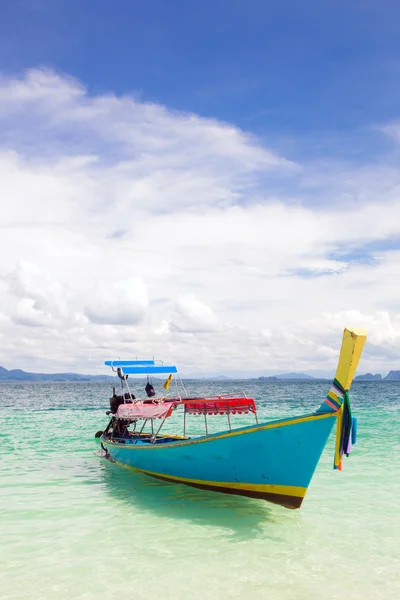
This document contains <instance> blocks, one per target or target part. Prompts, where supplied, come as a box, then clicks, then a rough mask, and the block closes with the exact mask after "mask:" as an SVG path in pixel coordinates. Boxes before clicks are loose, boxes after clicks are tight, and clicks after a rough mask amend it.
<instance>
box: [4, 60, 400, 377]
mask: <svg viewBox="0 0 400 600" xmlns="http://www.w3.org/2000/svg"><path fill="white" fill-rule="evenodd" d="M0 129H1V132H2V137H1V139H2V142H1V144H0V202H1V222H0V313H1V316H0V327H1V333H2V345H1V348H0V364H4V366H6V367H16V366H20V367H22V368H26V369H29V368H37V369H41V370H48V371H49V370H50V371H51V370H54V369H55V368H57V369H58V370H60V368H64V367H65V368H68V369H71V368H76V369H77V370H83V367H82V359H83V358H85V364H86V362H87V366H86V368H85V370H86V371H92V372H95V371H99V370H100V368H101V363H102V361H103V359H104V357H110V356H113V355H114V356H126V357H128V356H133V355H134V356H136V355H140V356H144V355H146V354H148V355H150V356H153V355H157V356H158V357H160V358H162V359H165V360H168V359H173V360H177V361H178V363H179V364H180V365H181V366H182V369H183V370H185V369H186V371H188V372H189V371H190V372H200V371H201V370H202V369H205V370H207V371H208V372H211V371H215V370H216V367H215V366H214V364H215V361H216V360H217V361H219V364H221V365H223V366H221V367H219V369H222V370H224V371H226V372H239V371H242V372H244V371H245V372H256V371H259V372H265V371H273V370H276V369H279V370H288V369H290V370H296V369H302V370H307V369H314V368H318V369H319V370H332V369H333V367H334V363H335V360H336V353H337V347H338V343H339V341H340V336H341V329H342V328H343V326H345V325H350V326H351V325H366V326H367V328H368V329H369V330H370V346H369V348H370V349H369V350H368V346H367V350H366V355H365V356H366V358H365V363H364V364H365V368H368V370H373V371H374V370H375V371H376V370H387V369H388V368H390V367H393V368H394V367H396V364H394V363H393V361H394V358H393V357H394V356H395V352H400V318H399V316H398V315H399V314H400V308H399V302H398V290H397V284H396V282H397V281H398V280H399V277H400V260H399V253H398V252H397V251H393V250H392V251H389V250H388V249H385V242H386V241H387V240H388V239H389V238H393V237H395V236H399V235H400V199H399V189H400V172H399V169H398V168H397V167H395V166H393V165H390V164H388V165H383V164H380V165H362V166H360V167H358V168H354V167H353V168H350V167H349V166H348V165H337V164H334V163H331V164H328V163H327V162H326V161H325V162H324V163H323V164H322V163H321V164H314V165H310V164H308V165H303V166H302V165H296V164H294V163H293V162H291V161H290V160H287V159H286V158H284V157H281V156H279V155H278V154H277V153H276V152H274V151H273V150H272V149H271V148H268V147H265V146H264V145H263V144H262V143H261V141H260V140H258V139H257V138H255V137H254V136H252V135H250V134H247V133H245V132H243V131H241V130H240V129H238V128H236V127H234V126H233V125H230V124H227V123H221V122H218V121H216V120H212V119H205V118H202V117H199V116H197V115H193V114H182V113H177V112H174V111H171V110H168V109H167V108H166V107H163V106H160V105H157V104H151V103H146V102H141V101H139V100H137V99H135V98H133V97H128V96H125V97H115V96H112V95H108V96H90V95H89V94H88V93H87V92H86V90H85V88H84V87H83V85H82V84H80V83H79V82H76V81H75V80H72V79H70V78H66V77H64V76H61V75H57V74H55V73H53V72H51V71H41V70H33V71H30V72H29V73H27V74H26V76H25V77H24V78H22V79H10V78H8V79H5V78H3V79H2V80H0ZM277 190H278V191H279V192H278V191H277ZM371 242H374V243H375V244H379V246H377V247H379V248H380V249H379V251H378V250H376V251H375V252H374V253H373V258H374V261H375V262H374V264H373V265H369V264H356V263H355V262H354V261H352V260H350V259H349V252H354V251H358V249H359V248H360V247H362V246H364V245H366V244H370V243H371ZM388 359H390V360H391V361H392V364H390V365H389V364H388V362H387V360H388Z"/></svg>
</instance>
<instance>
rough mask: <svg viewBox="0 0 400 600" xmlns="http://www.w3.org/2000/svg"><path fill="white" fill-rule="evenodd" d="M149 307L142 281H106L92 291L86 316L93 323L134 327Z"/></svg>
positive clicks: (87, 303) (137, 279)
mask: <svg viewBox="0 0 400 600" xmlns="http://www.w3.org/2000/svg"><path fill="white" fill-rule="evenodd" d="M147 306H148V298H147V289H146V286H145V284H144V282H143V281H142V280H141V279H139V278H130V279H127V280H122V281H117V282H115V283H110V282H109V281H107V280H105V281H101V282H98V283H97V284H96V285H95V286H94V288H93V289H91V290H90V293H89V297H88V298H87V300H86V302H85V315H86V316H87V317H88V319H89V321H91V322H92V323H99V324H103V325H134V324H136V323H139V322H140V321H141V320H142V319H143V317H144V315H145V312H146V310H147Z"/></svg>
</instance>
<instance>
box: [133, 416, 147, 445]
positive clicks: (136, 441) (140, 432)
mask: <svg viewBox="0 0 400 600" xmlns="http://www.w3.org/2000/svg"><path fill="white" fill-rule="evenodd" d="M147 421H148V419H145V420H144V423H143V425H142V429H141V430H140V431H139V435H138V439H139V437H140V436H141V435H142V431H143V429H144V427H145V425H146V423H147ZM137 443H138V440H135V444H137Z"/></svg>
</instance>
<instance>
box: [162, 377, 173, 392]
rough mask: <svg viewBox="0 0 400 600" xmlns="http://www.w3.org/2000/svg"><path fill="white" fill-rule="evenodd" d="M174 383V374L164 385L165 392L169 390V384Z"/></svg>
mask: <svg viewBox="0 0 400 600" xmlns="http://www.w3.org/2000/svg"><path fill="white" fill-rule="evenodd" d="M171 381H172V374H171V375H169V376H168V379H167V381H166V382H165V383H164V390H167V389H168V388H169V384H170V383H171Z"/></svg>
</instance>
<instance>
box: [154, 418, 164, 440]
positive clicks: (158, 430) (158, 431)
mask: <svg viewBox="0 0 400 600" xmlns="http://www.w3.org/2000/svg"><path fill="white" fill-rule="evenodd" d="M164 423H165V419H163V420H162V423H161V425H160V427H159V428H158V429H157V431H156V433H155V435H154V434H153V435H152V436H151V441H152V443H153V444H154V442H155V441H156V438H157V436H158V434H159V433H160V431H161V427H162V426H163V425H164ZM152 425H153V422H152Z"/></svg>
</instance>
